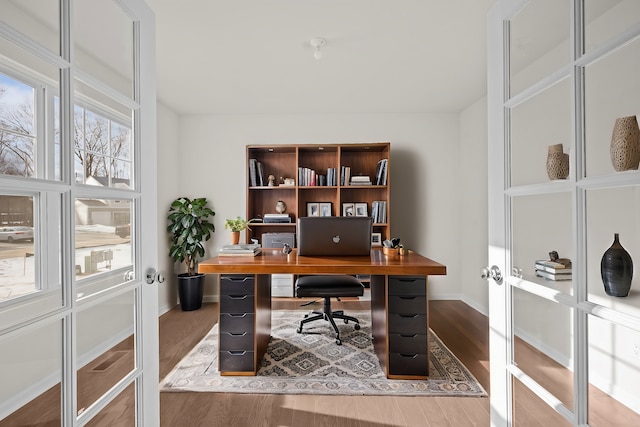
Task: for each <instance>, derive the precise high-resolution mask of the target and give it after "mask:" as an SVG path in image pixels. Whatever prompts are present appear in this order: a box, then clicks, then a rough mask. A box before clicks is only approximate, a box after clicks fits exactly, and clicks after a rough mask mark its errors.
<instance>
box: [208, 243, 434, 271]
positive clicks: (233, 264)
mask: <svg viewBox="0 0 640 427" xmlns="http://www.w3.org/2000/svg"><path fill="white" fill-rule="evenodd" d="M198 272H200V273H216V274H220V273H227V274H233V273H252V274H274V273H275V274H277V273H289V274H373V275H390V274H397V275H412V274H415V275H425V276H430V275H446V274H447V267H446V266H445V265H443V264H440V263H438V262H435V261H433V260H430V259H429V258H425V257H423V256H422V255H420V254H417V253H415V252H413V251H409V253H407V254H406V255H403V256H387V255H385V254H384V253H382V249H381V248H374V249H372V250H371V254H370V256H368V257H367V256H341V257H310V256H299V255H298V251H297V250H296V249H294V250H293V252H291V253H290V254H288V255H286V254H284V253H282V249H264V248H263V249H262V252H261V253H260V254H259V255H257V256H255V257H244V256H233V257H231V256H224V257H214V258H210V259H208V260H205V261H202V262H200V263H199V265H198Z"/></svg>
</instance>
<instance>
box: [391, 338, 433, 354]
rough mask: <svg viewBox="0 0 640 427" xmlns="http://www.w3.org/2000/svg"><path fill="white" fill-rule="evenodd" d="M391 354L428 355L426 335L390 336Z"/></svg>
mask: <svg viewBox="0 0 640 427" xmlns="http://www.w3.org/2000/svg"><path fill="white" fill-rule="evenodd" d="M389 353H405V354H407V353H408V354H426V353H427V335H426V334H389Z"/></svg>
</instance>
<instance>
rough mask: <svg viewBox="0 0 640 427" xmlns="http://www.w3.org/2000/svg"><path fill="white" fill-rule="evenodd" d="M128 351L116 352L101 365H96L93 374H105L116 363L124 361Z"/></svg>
mask: <svg viewBox="0 0 640 427" xmlns="http://www.w3.org/2000/svg"><path fill="white" fill-rule="evenodd" d="M127 353H129V352H128V351H125V350H122V351H114V352H113V353H112V354H111V356H109V357H108V358H107V359H106V360H104V361H102V362H101V363H100V364H98V365H96V366H95V367H94V368H93V369H92V370H91V371H93V372H104V371H106V370H107V369H109V368H110V367H111V366H112V365H113V364H114V363H116V362H117V361H118V360H120V359H122V358H123V357H124V356H125V355H126V354H127Z"/></svg>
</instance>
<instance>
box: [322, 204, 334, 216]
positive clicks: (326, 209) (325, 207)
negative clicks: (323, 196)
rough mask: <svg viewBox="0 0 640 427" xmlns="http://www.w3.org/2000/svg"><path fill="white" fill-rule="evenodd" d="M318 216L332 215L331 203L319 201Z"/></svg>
mask: <svg viewBox="0 0 640 427" xmlns="http://www.w3.org/2000/svg"><path fill="white" fill-rule="evenodd" d="M320 216H333V203H331V202H320Z"/></svg>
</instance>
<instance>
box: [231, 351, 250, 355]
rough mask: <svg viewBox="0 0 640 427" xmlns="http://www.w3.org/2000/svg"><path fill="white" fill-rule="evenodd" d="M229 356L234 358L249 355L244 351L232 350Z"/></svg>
mask: <svg viewBox="0 0 640 427" xmlns="http://www.w3.org/2000/svg"><path fill="white" fill-rule="evenodd" d="M229 354H230V355H232V356H244V355H245V354H247V352H246V351H243V350H232V351H230V352H229Z"/></svg>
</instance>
